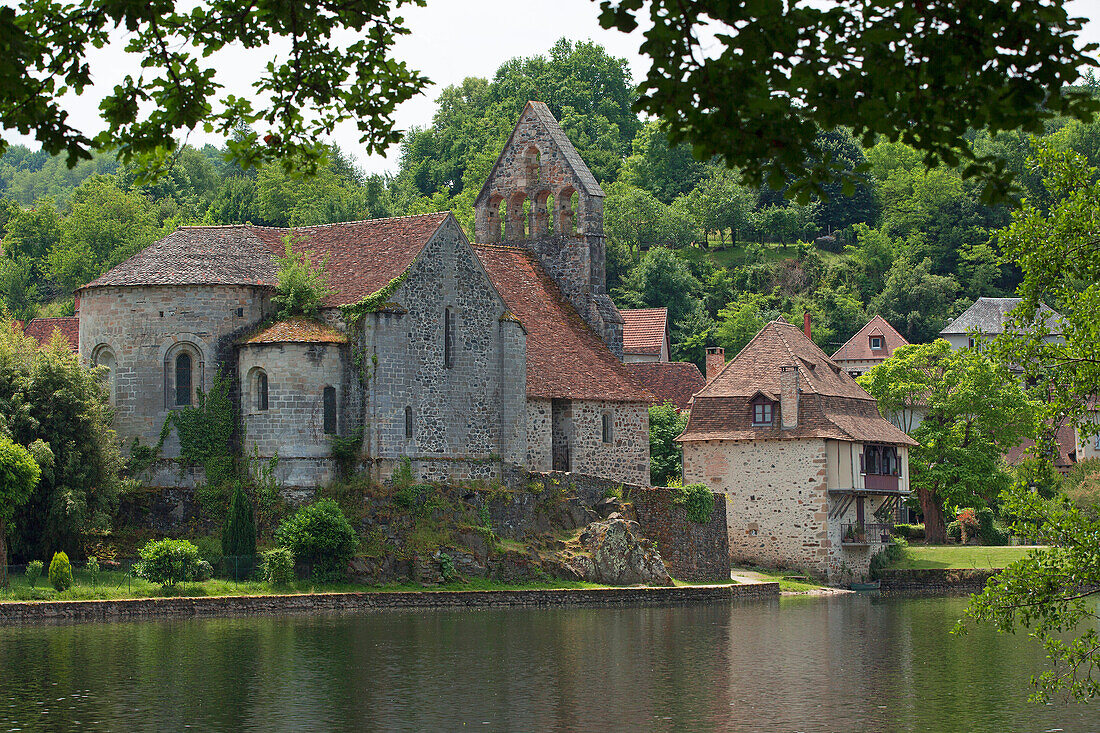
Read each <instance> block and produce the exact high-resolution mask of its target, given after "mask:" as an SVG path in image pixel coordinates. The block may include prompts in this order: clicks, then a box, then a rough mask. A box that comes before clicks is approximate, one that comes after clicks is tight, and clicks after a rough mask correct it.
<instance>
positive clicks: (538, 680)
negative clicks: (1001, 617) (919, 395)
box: [0, 596, 1100, 733]
mask: <svg viewBox="0 0 1100 733" xmlns="http://www.w3.org/2000/svg"><path fill="white" fill-rule="evenodd" d="M964 606H965V599H942V598H934V599H897V598H893V599H886V598H872V597H869V596H844V597H839V598H829V599H822V598H788V599H783V600H782V601H770V602H769V601H760V602H746V603H740V604H735V605H732V606H731V605H713V606H705V607H694V608H658V609H654V608H648V609H581V610H575V609H574V610H509V611H470V612H466V613H457V612H407V611H394V612H375V613H363V614H351V615H333V616H322V617H316V618H305V617H283V618H255V619H230V620H209V621H179V622H155V623H133V624H115V625H92V624H88V625H81V626H62V627H45V628H41V627H39V628H18V629H0V731H5V730H50V731H54V730H74V731H76V730H79V731H95V730H114V731H127V732H129V731H174V730H184V729H188V728H190V729H194V730H218V731H237V730H245V731H299V730H357V731H358V730H395V731H396V730H400V731H404V730H424V731H436V730H510V731H511V730H515V731H604V730H629V731H637V732H641V731H649V730H656V731H694V730H700V731H708V730H730V731H860V732H862V731H996V732H998V733H999V732H1001V731H1066V732H1067V733H1069V732H1075V731H1082V732H1083V731H1090V732H1091V731H1100V706H1095V705H1093V706H1085V705H1076V706H1064V705H1059V706H1035V705H1031V704H1029V703H1027V702H1026V697H1027V693H1028V677H1029V675H1031V674H1032V673H1034V672H1035V671H1036V670H1037V669H1039V668H1040V667H1041V665H1042V662H1043V655H1042V651H1041V649H1039V648H1038V647H1037V645H1035V644H1034V643H1033V642H1031V641H1030V640H1028V639H1026V638H1025V637H1011V636H1002V635H997V634H995V633H993V632H990V631H988V630H985V629H981V630H977V631H972V632H971V633H970V634H969V635H968V636H965V637H955V636H951V635H949V634H948V631H949V630H950V629H951V627H952V625H953V623H954V621H955V620H956V619H957V618H958V617H959V616H960V614H961V612H962V610H963V607H964Z"/></svg>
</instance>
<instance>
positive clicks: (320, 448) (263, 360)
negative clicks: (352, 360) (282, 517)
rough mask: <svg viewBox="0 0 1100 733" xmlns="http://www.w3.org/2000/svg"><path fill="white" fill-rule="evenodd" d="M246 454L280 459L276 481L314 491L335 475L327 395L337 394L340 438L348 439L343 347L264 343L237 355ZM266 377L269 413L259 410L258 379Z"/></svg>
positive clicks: (247, 347)
mask: <svg viewBox="0 0 1100 733" xmlns="http://www.w3.org/2000/svg"><path fill="white" fill-rule="evenodd" d="M238 363H239V367H240V368H239V372H240V380H241V383H240V393H241V420H242V423H243V425H244V450H245V454H246V455H252V452H253V451H254V450H255V451H256V452H257V453H258V454H259V457H260V458H261V459H270V458H271V457H272V456H275V455H278V456H279V464H278V469H277V474H276V475H277V478H278V479H279V481H280V482H281V483H283V484H285V485H287V486H290V487H310V486H317V485H319V484H323V483H327V482H329V481H331V480H332V479H333V477H334V475H335V473H334V465H333V459H332V439H331V436H330V435H326V434H325V430H324V427H325V426H324V390H325V388H326V387H332V388H333V389H335V390H336V425H337V433H336V434H347V433H348V432H349V430H348V425H347V423H348V418H349V416H348V414H347V413H348V410H347V394H346V389H345V385H344V374H345V372H346V371H347V370H348V368H349V365H348V353H347V346H346V345H345V344H323V343H286V344H275V343H263V344H247V345H244V346H241V347H240V353H239V356H238ZM259 372H263V373H265V374H266V375H267V385H268V409H266V410H261V409H259V407H260V405H259V401H258V399H257V397H256V394H255V392H256V378H257V374H258V373H259Z"/></svg>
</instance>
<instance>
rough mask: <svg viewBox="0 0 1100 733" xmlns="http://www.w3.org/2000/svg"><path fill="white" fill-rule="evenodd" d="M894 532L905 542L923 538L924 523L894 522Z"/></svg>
mask: <svg viewBox="0 0 1100 733" xmlns="http://www.w3.org/2000/svg"><path fill="white" fill-rule="evenodd" d="M894 534H895V535H897V536H898V537H901V538H903V539H905V540H906V541H907V542H912V541H913V540H923V539H924V525H923V524H895V525H894Z"/></svg>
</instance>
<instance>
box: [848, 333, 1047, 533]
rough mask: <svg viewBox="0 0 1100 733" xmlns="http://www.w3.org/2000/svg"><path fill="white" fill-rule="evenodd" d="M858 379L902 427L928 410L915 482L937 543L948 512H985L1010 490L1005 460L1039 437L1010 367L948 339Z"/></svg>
mask: <svg viewBox="0 0 1100 733" xmlns="http://www.w3.org/2000/svg"><path fill="white" fill-rule="evenodd" d="M858 381H859V384H860V385H861V386H862V387H863V388H864V389H866V390H867V391H868V392H869V393H870V394H871V396H872V397H874V398H875V399H876V400H878V403H879V409H880V410H881V411H882V413H883V415H884V416H885V417H887V418H889V419H891V420H893V421H894V422H895V424H897V425H899V427H901V426H906V425H908V426H910V427H911V426H912V422H907V419H909V418H910V416H911V415H912V413H913V412H914V411H915V410H917V409H921V410H924V411H925V412H926V414H925V417H924V418H923V420H922V421H921V423H920V425H918V426H917V427H916V428H914V429H912V432H911V435H912V437H913V439H914V440H916V441H917V442H918V443H920V445H918V446H917V447H915V448H913V449H912V450H911V451H910V454H909V466H910V477H909V483H910V486H911V487H912V488H914V489H915V490H916V491H917V495H918V498H919V499H920V505H921V511H922V512H923V513H924V528H925V529H924V531H925V537H926V538H927V539H928V541H929V542H933V543H943V542H946V541H947V534H946V527H945V525H944V508H945V507H946V506H964V507H965V506H984V505H986V504H988V503H989V502H990V501H991V500H993V499H994V498H996V497H997V495H998V494H999V493H1000V491H1001V490H1003V489H1005V488H1008V475H1007V473H1005V472H1004V471H1003V470H1001V469H1000V468H999V463H1000V461H1001V456H1003V455H1004V453H1006V452H1007V451H1008V450H1009V449H1010V448H1012V447H1014V446H1016V445H1018V444H1019V443H1020V441H1021V440H1022V439H1024V438H1026V437H1034V435H1035V430H1036V424H1035V415H1036V413H1035V408H1034V406H1033V405H1032V404H1031V403H1030V401H1029V400H1028V399H1027V397H1026V396H1025V395H1024V392H1023V389H1022V387H1021V386H1020V383H1019V381H1017V379H1016V378H1015V377H1014V376H1013V375H1012V373H1011V372H1009V370H1008V368H1007V367H1005V366H1004V365H1002V364H998V363H994V362H993V360H992V359H990V358H989V357H988V356H986V355H984V354H982V353H980V352H978V351H975V350H971V349H962V350H959V351H952V350H951V345H950V344H949V343H947V341H945V340H943V339H937V340H936V341H935V342H933V343H931V344H911V345H908V346H903V347H901V348H899V349H898V350H897V351H895V352H894V355H893V356H892V357H891V358H890V359H887V360H886V361H885V362H883V363H882V364H879V365H878V366H875V367H873V368H871V369H870V370H869V371H868V372H867V373H866V374H863V375H862V376H860V377H859V379H858Z"/></svg>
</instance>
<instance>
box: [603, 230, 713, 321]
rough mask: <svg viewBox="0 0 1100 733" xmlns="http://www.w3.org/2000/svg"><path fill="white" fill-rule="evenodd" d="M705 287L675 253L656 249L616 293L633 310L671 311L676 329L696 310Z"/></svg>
mask: <svg viewBox="0 0 1100 733" xmlns="http://www.w3.org/2000/svg"><path fill="white" fill-rule="evenodd" d="M701 287H702V284H701V283H700V282H699V281H698V280H697V279H696V278H695V276H694V275H692V274H691V270H690V269H689V268H688V266H687V264H686V263H685V262H684V261H683V260H681V259H680V258H679V257H678V256H677V255H676V253H675V252H673V251H672V250H669V249H665V248H664V247H654V248H653V249H651V250H649V251H648V252H646V253H645V254H644V255H642V257H641V259H640V260H638V264H636V265H635V266H634V267H633V268H631V270H630V272H629V273H628V274H627V276H626V277H625V278H623V286H622V288H621V289H620V290H619V291H618V292H617V293H616V295H617V296H618V299H619V300H620V301H622V303H623V305H624V306H626V307H629V308H660V307H666V308H668V320H669V323H670V324H671V325H672V327H673V328H675V326H676V324H678V323H679V322H680V319H682V318H683V317H684V316H686V315H687V314H688V313H690V312H691V311H692V310H694V308H695V303H696V302H697V299H696V294H697V293H699V291H700V289H701Z"/></svg>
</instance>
